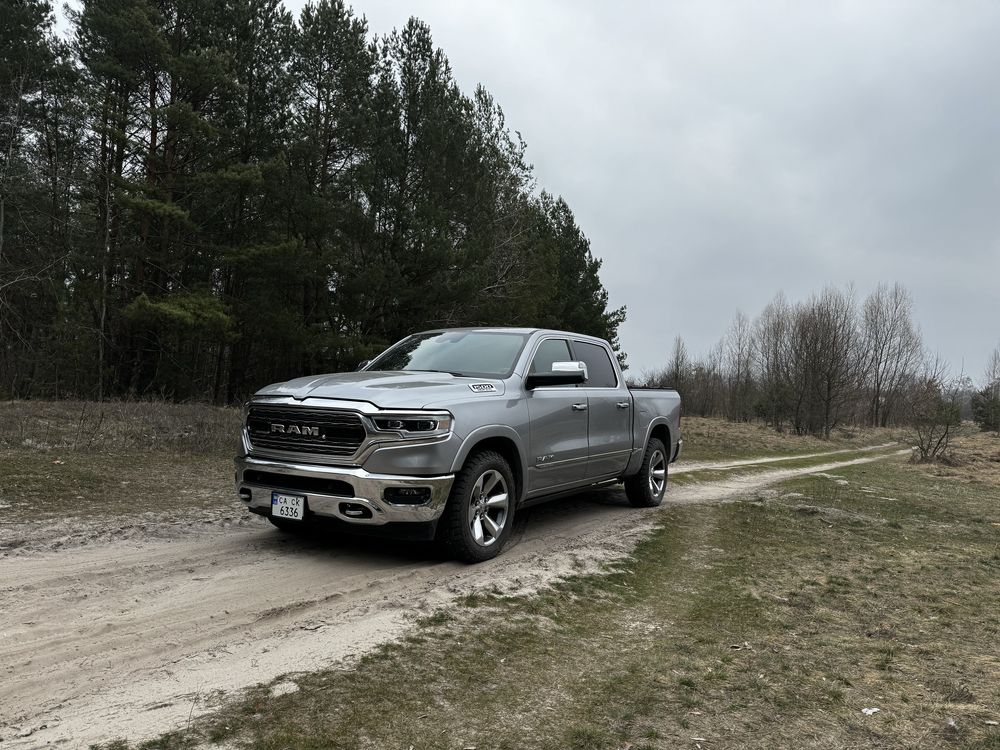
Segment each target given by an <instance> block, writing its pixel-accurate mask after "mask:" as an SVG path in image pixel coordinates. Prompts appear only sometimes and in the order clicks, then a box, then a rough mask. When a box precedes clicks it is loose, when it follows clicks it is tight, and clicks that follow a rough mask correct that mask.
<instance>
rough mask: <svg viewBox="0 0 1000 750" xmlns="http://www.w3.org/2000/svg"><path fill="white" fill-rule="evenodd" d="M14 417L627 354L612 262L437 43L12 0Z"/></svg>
mask: <svg viewBox="0 0 1000 750" xmlns="http://www.w3.org/2000/svg"><path fill="white" fill-rule="evenodd" d="M0 18H2V19H3V23H2V24H0V397H32V396H34V397H37V396H47V397H63V396H78V397H99V398H104V397H109V396H123V395H138V396H151V395H156V396H163V397H167V398H174V399H190V398H194V399H210V400H215V401H219V402H222V401H234V400H238V399H240V398H242V397H244V396H245V395H246V394H247V393H248V392H250V391H252V390H253V389H255V388H257V387H259V386H261V385H263V384H265V383H267V382H271V381H275V380H280V379H285V378H287V377H289V376H292V375H301V374H305V373H313V372H322V371H331V370H341V369H352V368H353V367H354V366H355V365H356V364H357V362H358V361H359V360H362V359H366V358H368V357H370V356H371V355H372V354H373V353H375V352H376V351H378V350H380V349H381V348H383V347H384V346H385V345H386V344H388V343H391V342H393V341H395V340H397V339H399V338H401V337H403V336H404V335H406V334H408V333H410V332H412V331H414V330H418V329H422V328H430V327H438V326H458V325H498V324H503V325H519V324H520V325H539V326H548V327H557V328H566V329H571V330H577V331H582V332H586V333H591V334H595V335H599V336H603V337H606V338H609V339H611V340H612V342H615V343H617V329H618V326H619V324H620V323H621V322H622V321H623V320H624V317H625V311H624V309H623V308H621V309H616V310H614V309H609V308H608V297H607V293H606V291H605V290H604V288H603V286H602V284H601V281H600V278H599V275H598V272H599V269H600V265H601V263H600V260H598V259H596V258H595V257H594V256H593V255H592V254H591V252H590V248H589V243H588V241H587V238H586V237H585V236H584V234H583V232H582V231H581V229H580V227H579V226H578V225H577V223H576V221H575V219H574V216H573V213H572V211H571V210H570V208H569V206H568V205H567V204H566V203H565V201H563V200H562V199H560V198H556V197H553V196H552V195H550V194H548V193H546V192H539V191H538V189H537V186H536V185H535V181H534V178H533V175H532V168H531V166H530V164H529V163H528V162H527V160H526V155H525V144H524V142H523V141H522V140H521V137H520V135H519V134H518V133H517V132H516V131H512V130H511V129H510V128H509V126H508V125H507V123H506V122H505V120H504V115H503V112H502V110H501V108H500V106H499V105H498V104H497V102H495V101H494V100H493V98H492V97H491V96H490V94H489V93H488V92H487V91H486V90H485V89H484V88H482V87H479V88H477V89H476V90H475V91H474V92H472V93H471V94H468V93H463V92H462V91H461V90H460V89H459V87H458V85H457V84H456V82H455V79H454V77H453V74H452V71H451V69H450V67H449V63H448V60H447V58H446V57H445V55H444V53H443V52H442V51H441V50H440V49H437V48H435V46H434V44H433V42H432V38H431V34H430V30H429V28H428V27H427V26H426V25H425V24H423V23H421V22H420V21H418V20H415V19H411V20H410V21H409V22H408V23H407V24H406V25H405V26H404V27H403V28H402V29H401V30H399V31H395V32H393V33H391V34H389V35H387V36H384V37H377V38H376V37H372V36H371V35H370V34H369V30H368V28H367V26H366V23H365V21H364V19H362V18H360V17H359V16H357V15H356V14H354V13H353V11H352V10H351V9H350V8H349V7H348V6H347V5H345V4H344V3H343V2H341V1H340V0H318V2H313V3H311V4H309V5H307V6H306V7H305V9H304V10H303V11H302V12H301V14H300V15H299V16H298V18H294V17H293V16H292V15H291V14H290V13H289V12H288V11H287V10H286V9H285V8H284V6H283V5H282V4H281V3H280V1H279V0H221V1H219V0H84V1H83V2H82V3H81V4H80V5H79V7H78V9H77V10H75V11H73V12H72V15H71V19H70V29H69V33H68V34H55V33H54V31H53V21H52V9H51V6H50V4H49V3H48V2H46V1H45V0H0Z"/></svg>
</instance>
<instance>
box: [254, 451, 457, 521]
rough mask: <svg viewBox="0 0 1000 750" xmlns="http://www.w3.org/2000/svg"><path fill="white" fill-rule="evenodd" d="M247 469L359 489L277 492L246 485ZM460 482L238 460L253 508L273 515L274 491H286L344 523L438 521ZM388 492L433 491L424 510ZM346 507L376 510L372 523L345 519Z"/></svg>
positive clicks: (451, 476) (446, 477) (449, 476)
mask: <svg viewBox="0 0 1000 750" xmlns="http://www.w3.org/2000/svg"><path fill="white" fill-rule="evenodd" d="M244 469H254V470H258V471H267V472H271V473H274V474H288V475H290V476H300V477H315V478H319V479H334V480H339V481H341V482H347V483H348V484H350V485H351V487H353V488H354V497H344V496H341V495H324V494H321V493H316V492H310V491H309V490H297V489H290V488H283V487H273V486H269V485H265V484H258V483H254V482H244V481H243V471H244ZM454 481H455V475H454V474H447V475H444V476H435V477H413V476H396V475H393V474H372V473H370V472H367V471H365V470H364V469H359V468H349V467H343V466H318V465H314V464H294V463H286V462H278V461H267V460H264V459H260V458H253V457H251V456H246V457H237V458H236V491H237V494H238V493H239V490H240V488H243V487H245V488H247V489H249V490H250V491H251V495H252V497H251V499H250V501H249V502H247V501H246V500H243V504H244V505H246V506H247V507H248V508H254V509H257V510H266V511H267V513H265V515H267V514H269V513H270V510H271V491H272V490H283V491H286V492H289V493H291V494H299V495H305V496H306V504H307V505H308V508H309V510H310V511H312V512H313V513H315V514H316V515H318V516H326V517H329V518H339V519H340V520H341V521H346V522H348V523H353V524H365V525H375V526H381V525H383V524H387V523H396V522H403V523H426V522H430V521H436V520H437V519H438V518H440V517H441V514H442V513H443V512H444V506H445V504H446V503H447V502H448V495H449V493H450V492H451V485H452V483H453V482H454ZM387 487H427V488H429V489H430V493H431V497H430V500H428V501H427V502H426V503H423V504H421V505H395V504H393V503H389V502H386V500H385V499H384V496H383V495H384V491H385V489H386V488H387ZM341 503H352V504H354V505H363V506H364V507H366V508H368V509H369V510H371V513H372V517H371V518H355V517H352V516H347V515H344V513H342V512H341V510H340V505H341Z"/></svg>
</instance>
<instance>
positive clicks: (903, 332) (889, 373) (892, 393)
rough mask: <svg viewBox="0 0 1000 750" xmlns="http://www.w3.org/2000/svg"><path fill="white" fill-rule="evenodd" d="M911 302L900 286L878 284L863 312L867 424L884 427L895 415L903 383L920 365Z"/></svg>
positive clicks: (917, 339)
mask: <svg viewBox="0 0 1000 750" xmlns="http://www.w3.org/2000/svg"><path fill="white" fill-rule="evenodd" d="M912 310H913V301H912V299H911V298H910V294H909V292H907V291H906V289H905V288H904V287H903V286H902V285H900V284H898V283H897V284H894V285H892V286H891V287H890V286H889V285H887V284H879V285H878V287H877V288H876V289H875V291H874V292H872V293H871V295H869V297H868V298H867V299H866V300H865V303H864V308H863V311H862V326H863V332H864V333H863V336H864V348H863V351H864V362H863V367H864V376H865V378H864V379H865V384H866V390H867V396H868V410H867V411H868V413H867V418H868V422H869V424H871V425H873V426H876V427H879V426H881V427H885V426H886V425H887V424H888V423H889V422H890V420H891V419H892V417H893V416H894V414H895V411H896V409H897V406H898V403H899V399H900V397H901V395H902V389H903V386H904V385H905V384H906V383H907V382H911V381H912V380H913V377H914V375H915V373H916V371H917V368H918V367H919V365H920V357H921V342H920V334H919V332H918V331H917V329H916V327H915V326H914V324H913V320H912Z"/></svg>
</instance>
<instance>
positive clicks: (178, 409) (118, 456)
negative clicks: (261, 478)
mask: <svg viewBox="0 0 1000 750" xmlns="http://www.w3.org/2000/svg"><path fill="white" fill-rule="evenodd" d="M239 420H240V412H239V410H238V409H231V408H213V407H208V406H205V405H203V404H166V403H162V402H143V401H131V402H127V401H121V402H109V403H104V404H95V403H93V402H77V401H58V402H45V401H30V402H29V401H14V402H3V403H0V464H2V467H3V468H2V475H3V481H2V483H0V510H2V514H0V532H2V533H0V551H2V548H3V547H6V546H16V545H17V544H18V540H20V539H22V538H23V536H24V535H25V533H27V532H28V531H29V530H30V531H31V533H35V532H36V531H37V529H35V528H33V527H37V526H39V525H45V524H48V523H58V522H65V521H66V520H67V519H82V520H88V519H89V520H94V521H97V522H103V523H109V524H113V523H123V522H124V523H128V522H129V521H132V520H135V519H138V518H141V517H143V516H145V515H147V514H171V515H173V516H174V517H175V518H178V517H179V518H184V514H187V513H189V512H191V511H195V510H198V511H208V510H217V509H220V508H225V507H229V505H230V504H231V505H232V507H233V509H234V510H242V509H241V508H238V507H237V506H236V501H235V498H234V497H233V492H232V481H231V480H232V471H233V468H232V466H233V464H232V459H233V455H234V454H235V448H236V440H237V436H238V431H239ZM54 533H55V532H54Z"/></svg>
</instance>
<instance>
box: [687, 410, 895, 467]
mask: <svg viewBox="0 0 1000 750" xmlns="http://www.w3.org/2000/svg"><path fill="white" fill-rule="evenodd" d="M681 432H683V434H684V458H685V459H687V460H690V461H711V460H722V459H737V458H752V457H757V456H779V455H787V454H792V453H821V452H823V451H834V450H841V449H845V448H863V447H865V446H870V445H881V444H883V443H889V442H893V441H896V440H899V439H900V437H901V432H900V431H899V430H896V429H882V428H842V429H838V430H835V431H834V434H833V435H832V436H831V438H830V439H829V440H824V439H822V438H818V437H813V436H812V435H796V434H795V433H794V432H777V431H775V430H774V429H773V428H771V427H767V426H766V425H764V424H762V423H760V422H750V423H746V422H727V421H725V420H722V419H706V418H703V417H684V419H683V421H682V422H681Z"/></svg>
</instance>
